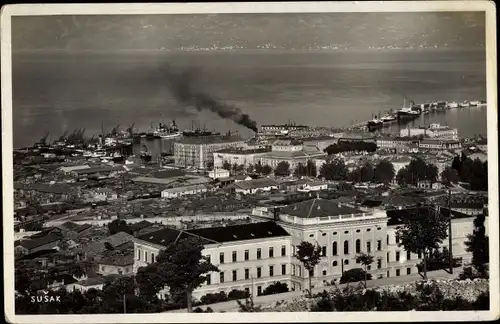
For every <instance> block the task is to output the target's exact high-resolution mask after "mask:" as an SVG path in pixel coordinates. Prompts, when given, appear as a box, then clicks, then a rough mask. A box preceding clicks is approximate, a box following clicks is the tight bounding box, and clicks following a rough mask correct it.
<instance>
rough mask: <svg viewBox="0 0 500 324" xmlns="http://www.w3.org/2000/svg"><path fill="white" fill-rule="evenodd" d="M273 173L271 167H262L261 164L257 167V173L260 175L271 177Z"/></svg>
mask: <svg viewBox="0 0 500 324" xmlns="http://www.w3.org/2000/svg"><path fill="white" fill-rule="evenodd" d="M272 171H273V168H271V167H270V166H269V165H267V164H265V165H262V164H261V163H260V162H259V163H257V164H256V165H255V172H256V173H258V174H263V175H269V174H271V172H272Z"/></svg>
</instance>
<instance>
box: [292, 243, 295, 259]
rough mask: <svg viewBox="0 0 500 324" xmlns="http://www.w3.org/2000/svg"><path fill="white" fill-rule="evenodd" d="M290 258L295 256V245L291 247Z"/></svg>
mask: <svg viewBox="0 0 500 324" xmlns="http://www.w3.org/2000/svg"><path fill="white" fill-rule="evenodd" d="M292 256H295V245H292Z"/></svg>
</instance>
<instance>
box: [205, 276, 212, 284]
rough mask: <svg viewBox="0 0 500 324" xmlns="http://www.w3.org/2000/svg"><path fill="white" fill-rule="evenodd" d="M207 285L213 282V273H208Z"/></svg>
mask: <svg viewBox="0 0 500 324" xmlns="http://www.w3.org/2000/svg"><path fill="white" fill-rule="evenodd" d="M206 282H207V285H210V284H211V283H212V275H211V274H208V275H207V281H206Z"/></svg>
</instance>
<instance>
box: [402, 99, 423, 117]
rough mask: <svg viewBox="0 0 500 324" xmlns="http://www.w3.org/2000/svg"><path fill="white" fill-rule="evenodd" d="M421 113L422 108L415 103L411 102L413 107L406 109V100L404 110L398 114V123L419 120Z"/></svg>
mask: <svg viewBox="0 0 500 324" xmlns="http://www.w3.org/2000/svg"><path fill="white" fill-rule="evenodd" d="M421 111H422V110H421V108H420V107H418V106H415V105H414V103H413V102H411V107H406V99H405V101H404V104H403V108H401V109H399V110H398V112H397V118H398V121H409V120H413V119H417V118H418V117H419V116H420V113H421Z"/></svg>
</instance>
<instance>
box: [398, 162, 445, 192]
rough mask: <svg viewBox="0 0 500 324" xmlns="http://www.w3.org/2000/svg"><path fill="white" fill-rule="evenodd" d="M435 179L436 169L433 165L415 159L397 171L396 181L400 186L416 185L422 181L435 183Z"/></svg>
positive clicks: (436, 175)
mask: <svg viewBox="0 0 500 324" xmlns="http://www.w3.org/2000/svg"><path fill="white" fill-rule="evenodd" d="M437 177H438V169H437V167H436V166H435V165H433V164H431V163H426V162H425V161H424V160H423V159H421V158H416V159H413V160H412V161H411V162H410V164H408V165H407V166H405V167H404V168H402V169H400V170H399V171H398V174H397V175H396V181H397V182H398V184H400V185H417V184H418V182H419V181H424V180H428V181H431V182H435V181H436V180H437Z"/></svg>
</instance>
